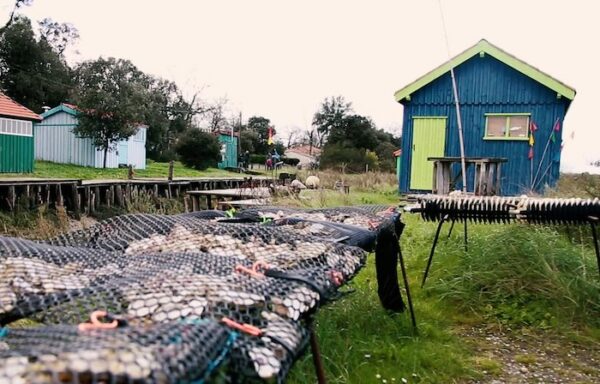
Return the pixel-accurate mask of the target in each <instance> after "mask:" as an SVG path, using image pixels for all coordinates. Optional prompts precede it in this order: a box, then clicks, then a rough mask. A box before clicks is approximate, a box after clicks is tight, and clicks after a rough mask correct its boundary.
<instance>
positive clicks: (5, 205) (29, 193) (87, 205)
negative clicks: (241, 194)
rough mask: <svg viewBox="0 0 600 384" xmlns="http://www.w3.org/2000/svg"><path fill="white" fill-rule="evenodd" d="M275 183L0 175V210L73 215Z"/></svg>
mask: <svg viewBox="0 0 600 384" xmlns="http://www.w3.org/2000/svg"><path fill="white" fill-rule="evenodd" d="M271 183H275V181H274V180H271V179H270V178H268V177H264V176H252V177H227V178H223V177H221V178H219V177H198V178H173V179H172V180H168V179H166V178H164V179H160V178H143V179H141V178H140V179H130V180H129V179H106V180H100V179H97V180H96V179H94V180H81V179H39V178H25V177H23V178H5V179H1V178H0V210H6V211H13V210H15V209H16V208H17V206H21V207H24V208H34V207H36V206H40V205H48V206H52V207H56V206H64V207H65V208H66V209H67V210H68V211H70V212H72V213H73V215H74V216H76V217H78V216H79V215H80V214H81V213H85V214H87V213H90V212H95V211H96V210H98V209H99V208H100V206H107V207H111V206H116V207H125V206H127V205H128V204H129V203H130V202H131V200H132V199H133V198H134V197H135V196H139V195H148V196H153V197H162V198H168V199H170V198H180V197H181V198H184V197H185V193H186V192H188V191H204V190H224V189H232V188H258V187H267V186H268V185H269V184H271Z"/></svg>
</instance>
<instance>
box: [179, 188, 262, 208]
mask: <svg viewBox="0 0 600 384" xmlns="http://www.w3.org/2000/svg"><path fill="white" fill-rule="evenodd" d="M187 195H188V196H189V197H190V200H191V207H186V211H187V210H189V208H191V210H192V211H198V210H200V209H201V208H200V206H201V204H200V199H201V198H202V197H205V198H206V208H207V209H213V198H223V199H225V198H229V199H232V200H246V199H250V200H257V199H268V198H270V197H271V190H270V189H269V188H266V187H256V188H229V189H212V190H199V191H188V192H187ZM246 201H247V200H246Z"/></svg>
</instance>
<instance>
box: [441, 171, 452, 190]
mask: <svg viewBox="0 0 600 384" xmlns="http://www.w3.org/2000/svg"><path fill="white" fill-rule="evenodd" d="M450 167H451V164H444V163H442V177H443V178H444V180H445V183H444V190H443V191H442V193H443V194H444V195H447V194H448V193H450V183H451V182H452V172H451V170H450Z"/></svg>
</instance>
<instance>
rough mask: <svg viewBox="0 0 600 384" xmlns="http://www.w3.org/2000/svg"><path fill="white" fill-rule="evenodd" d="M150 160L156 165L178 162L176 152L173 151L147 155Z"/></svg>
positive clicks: (168, 150)
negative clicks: (156, 163)
mask: <svg viewBox="0 0 600 384" xmlns="http://www.w3.org/2000/svg"><path fill="white" fill-rule="evenodd" d="M149 156H152V157H151V158H152V159H153V160H155V161H156V162H158V163H168V162H169V161H171V160H179V157H178V156H177V152H176V151H175V150H174V149H167V150H165V151H162V152H160V153H154V154H149Z"/></svg>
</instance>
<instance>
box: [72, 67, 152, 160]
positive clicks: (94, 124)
mask: <svg viewBox="0 0 600 384" xmlns="http://www.w3.org/2000/svg"><path fill="white" fill-rule="evenodd" d="M76 80H77V92H76V103H77V105H78V107H79V109H80V112H81V113H80V115H79V124H78V125H77V126H76V127H75V128H74V132H75V134H76V135H78V136H80V137H89V138H91V139H92V142H93V144H94V146H95V147H96V148H98V149H99V150H102V151H103V152H104V161H103V166H104V168H106V157H107V153H108V151H109V150H110V149H112V148H114V147H115V146H116V145H117V143H118V141H119V140H122V139H126V138H128V137H129V136H131V135H133V134H135V132H136V130H137V126H138V124H139V123H140V122H141V120H142V118H143V112H144V102H145V97H146V89H147V88H146V86H147V84H148V78H147V77H146V75H144V74H143V73H142V72H141V71H139V70H138V69H137V67H135V66H134V65H133V64H132V63H131V62H130V61H127V60H122V59H115V58H108V59H103V58H100V59H97V60H93V61H87V62H84V63H82V64H80V65H79V66H78V67H77V69H76Z"/></svg>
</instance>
